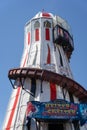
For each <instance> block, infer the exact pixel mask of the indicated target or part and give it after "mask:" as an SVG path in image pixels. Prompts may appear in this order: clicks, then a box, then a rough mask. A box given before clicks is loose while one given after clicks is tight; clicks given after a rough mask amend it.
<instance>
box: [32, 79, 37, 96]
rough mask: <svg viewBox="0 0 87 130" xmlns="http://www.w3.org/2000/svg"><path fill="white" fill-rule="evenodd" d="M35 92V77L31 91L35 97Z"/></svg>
mask: <svg viewBox="0 0 87 130" xmlns="http://www.w3.org/2000/svg"><path fill="white" fill-rule="evenodd" d="M35 92H36V80H35V79H33V78H32V79H31V93H33V95H34V97H35Z"/></svg>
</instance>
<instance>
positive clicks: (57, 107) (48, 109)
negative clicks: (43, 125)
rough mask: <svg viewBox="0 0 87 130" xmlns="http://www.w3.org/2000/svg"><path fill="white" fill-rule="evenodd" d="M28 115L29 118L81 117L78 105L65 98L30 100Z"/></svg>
mask: <svg viewBox="0 0 87 130" xmlns="http://www.w3.org/2000/svg"><path fill="white" fill-rule="evenodd" d="M26 115H27V117H28V118H39V119H65V120H66V119H71V120H78V119H79V113H78V105H77V104H74V103H69V102H67V101H64V100H55V101H50V102H42V103H40V102H37V101H32V102H29V103H28V105H27V111H26Z"/></svg>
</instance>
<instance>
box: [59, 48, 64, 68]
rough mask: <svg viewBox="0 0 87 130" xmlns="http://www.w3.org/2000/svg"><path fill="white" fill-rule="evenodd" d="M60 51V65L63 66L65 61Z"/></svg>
mask: <svg viewBox="0 0 87 130" xmlns="http://www.w3.org/2000/svg"><path fill="white" fill-rule="evenodd" d="M58 51H59V58H60V65H61V66H63V60H62V56H61V53H60V50H59V48H58Z"/></svg>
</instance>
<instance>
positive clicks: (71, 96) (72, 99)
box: [69, 92, 74, 103]
mask: <svg viewBox="0 0 87 130" xmlns="http://www.w3.org/2000/svg"><path fill="white" fill-rule="evenodd" d="M69 97H70V101H71V102H73V103H74V98H73V95H72V93H70V92H69Z"/></svg>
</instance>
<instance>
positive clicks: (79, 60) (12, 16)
mask: <svg viewBox="0 0 87 130" xmlns="http://www.w3.org/2000/svg"><path fill="white" fill-rule="evenodd" d="M43 9H44V11H46V12H51V13H53V14H56V15H59V16H61V17H63V18H64V19H66V20H67V21H68V23H69V24H70V26H71V28H72V33H73V36H74V46H75V50H74V51H73V54H72V57H71V60H70V66H71V70H72V72H73V76H74V79H75V80H76V81H77V82H78V83H80V84H81V85H82V86H83V87H84V88H85V89H87V84H86V83H87V75H86V73H87V68H86V67H87V0H81V1H80V0H31V1H29V0H0V92H1V94H0V127H1V125H2V123H3V120H4V117H5V113H6V109H7V105H8V101H9V98H10V95H11V91H12V87H11V84H10V81H9V79H8V71H9V69H10V68H15V67H19V65H20V61H21V57H22V52H23V47H24V26H25V23H26V22H27V21H28V20H30V19H31V18H32V17H33V16H34V15H35V14H36V13H38V12H39V11H42V10H43Z"/></svg>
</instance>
